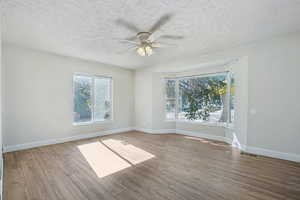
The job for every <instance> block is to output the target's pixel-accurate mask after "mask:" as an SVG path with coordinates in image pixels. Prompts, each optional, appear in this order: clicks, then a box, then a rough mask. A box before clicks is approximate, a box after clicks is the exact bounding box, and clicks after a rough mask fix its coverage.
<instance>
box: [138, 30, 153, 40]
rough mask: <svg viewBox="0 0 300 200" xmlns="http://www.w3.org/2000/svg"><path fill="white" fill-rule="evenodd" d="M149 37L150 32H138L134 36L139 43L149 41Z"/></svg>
mask: <svg viewBox="0 0 300 200" xmlns="http://www.w3.org/2000/svg"><path fill="white" fill-rule="evenodd" d="M150 35H151V33H150V32H139V33H138V34H137V35H136V36H137V38H138V39H139V40H140V41H141V42H146V41H147V40H149V37H150Z"/></svg>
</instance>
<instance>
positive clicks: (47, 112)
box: [2, 45, 134, 146]
mask: <svg viewBox="0 0 300 200" xmlns="http://www.w3.org/2000/svg"><path fill="white" fill-rule="evenodd" d="M2 50H3V52H2V53H3V66H4V67H5V72H4V73H5V74H4V76H5V91H4V92H5V94H4V98H5V102H4V103H5V105H4V106H5V113H4V124H5V126H4V133H5V134H4V145H6V146H13V145H18V144H24V143H31V142H36V141H45V140H49V139H56V138H65V137H70V136H76V135H82V134H88V133H93V132H98V131H104V130H111V129H121V128H128V127H132V126H133V107H134V105H133V102H134V99H133V98H134V97H133V96H134V84H133V83H134V72H132V71H130V70H125V69H121V68H118V67H113V66H108V65H104V64H100V63H95V62H88V61H83V60H79V59H74V58H68V57H61V56H57V55H51V54H48V53H43V52H40V51H34V50H29V49H25V48H20V47H16V46H11V45H4V46H3V49H2ZM74 72H81V73H87V74H91V75H105V76H112V78H113V122H112V123H98V124H94V125H84V126H74V125H72V122H73V121H72V119H73V115H72V114H73V108H72V105H73V99H72V75H73V73H74Z"/></svg>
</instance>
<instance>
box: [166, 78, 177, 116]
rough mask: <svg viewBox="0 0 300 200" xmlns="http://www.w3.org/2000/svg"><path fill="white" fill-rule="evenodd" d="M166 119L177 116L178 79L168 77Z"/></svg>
mask: <svg viewBox="0 0 300 200" xmlns="http://www.w3.org/2000/svg"><path fill="white" fill-rule="evenodd" d="M165 84H166V94H165V99H166V108H165V109H166V119H168V120H172V119H175V118H176V89H175V88H176V80H172V79H166V82H165Z"/></svg>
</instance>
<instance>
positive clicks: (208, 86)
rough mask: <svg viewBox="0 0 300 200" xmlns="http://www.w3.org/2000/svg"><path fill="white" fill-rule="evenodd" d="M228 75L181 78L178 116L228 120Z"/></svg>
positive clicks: (217, 120) (215, 120) (209, 120)
mask: <svg viewBox="0 0 300 200" xmlns="http://www.w3.org/2000/svg"><path fill="white" fill-rule="evenodd" d="M226 88H227V83H226V75H215V76H207V77H193V78H187V79H181V80H179V99H178V103H179V108H178V118H179V119H186V120H193V121H207V122H226V119H227V115H228V107H229V106H224V105H228V103H227V102H226V101H228V100H227V98H226Z"/></svg>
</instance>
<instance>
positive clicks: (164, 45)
mask: <svg viewBox="0 0 300 200" xmlns="http://www.w3.org/2000/svg"><path fill="white" fill-rule="evenodd" d="M151 46H152V47H153V48H165V47H178V45H177V44H170V43H162V42H153V43H151Z"/></svg>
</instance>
